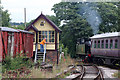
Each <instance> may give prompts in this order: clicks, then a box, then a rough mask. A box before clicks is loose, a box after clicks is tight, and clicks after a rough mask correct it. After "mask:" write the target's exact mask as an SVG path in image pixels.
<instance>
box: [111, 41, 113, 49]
mask: <svg viewBox="0 0 120 80" xmlns="http://www.w3.org/2000/svg"><path fill="white" fill-rule="evenodd" d="M110 48H113V40H110Z"/></svg>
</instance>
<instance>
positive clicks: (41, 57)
mask: <svg viewBox="0 0 120 80" xmlns="http://www.w3.org/2000/svg"><path fill="white" fill-rule="evenodd" d="M43 56H44V52H40V51H38V52H37V61H38V60H40V61H43Z"/></svg>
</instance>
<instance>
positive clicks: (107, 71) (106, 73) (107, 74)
mask: <svg viewBox="0 0 120 80" xmlns="http://www.w3.org/2000/svg"><path fill="white" fill-rule="evenodd" d="M99 68H100V69H101V70H102V72H103V77H104V78H105V80H113V79H114V80H120V79H118V78H116V77H114V76H112V75H113V74H114V73H116V72H118V70H115V69H111V68H108V67H103V66H99Z"/></svg>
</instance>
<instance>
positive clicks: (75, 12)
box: [52, 2, 120, 57]
mask: <svg viewBox="0 0 120 80" xmlns="http://www.w3.org/2000/svg"><path fill="white" fill-rule="evenodd" d="M85 4H86V5H85ZM86 6H87V7H86ZM118 7H119V3H112V2H111V3H110V2H109V3H107V2H106V3H102V2H99V3H97V2H96V3H90V2H86V3H81V2H80V3H76V2H74V3H70V2H60V3H58V4H55V5H54V6H53V8H52V10H53V11H54V13H55V16H56V17H57V18H58V20H59V21H60V22H63V25H62V26H60V28H61V29H62V34H61V35H60V42H61V43H63V44H64V45H65V47H67V48H68V53H70V54H71V56H72V57H74V56H75V51H76V40H77V38H89V37H90V36H92V35H93V30H95V29H96V26H95V27H93V25H94V24H96V22H95V21H94V20H95V19H93V18H96V17H94V16H93V18H92V17H90V18H91V19H88V17H89V16H87V15H92V14H89V11H90V10H91V11H92V12H91V13H96V16H97V18H100V22H99V24H98V25H97V26H98V29H99V30H98V31H99V32H98V33H103V32H104V33H105V32H113V31H120V26H118V25H119V24H120V23H119V21H120V17H119V14H120V10H119V8H118ZM86 8H89V9H90V10H89V9H86ZM84 14H87V15H84ZM91 21H93V22H92V23H93V25H91V23H89V22H91Z"/></svg>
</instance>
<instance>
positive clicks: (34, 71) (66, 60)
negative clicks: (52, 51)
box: [0, 56, 75, 78]
mask: <svg viewBox="0 0 120 80" xmlns="http://www.w3.org/2000/svg"><path fill="white" fill-rule="evenodd" d="M74 63H75V61H74V60H73V59H71V58H70V56H67V57H62V58H61V61H60V62H59V64H58V65H57V64H56V62H55V63H51V64H52V65H53V69H52V71H45V70H42V71H41V68H35V67H34V66H33V67H32V68H28V69H29V70H30V71H31V73H30V74H28V75H26V74H23V76H22V75H19V73H20V72H19V71H18V72H16V73H17V77H15V78H55V77H56V75H57V74H58V73H61V72H63V71H64V70H67V69H68V65H72V64H74ZM0 68H1V66H0ZM0 70H1V69H0ZM13 71H14V70H13ZM8 72H9V71H8V70H7V71H5V72H4V73H3V74H0V78H2V76H3V77H4V78H9V76H11V75H8ZM66 75H69V74H66ZM66 75H63V76H61V78H64V77H65V76H66Z"/></svg>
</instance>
